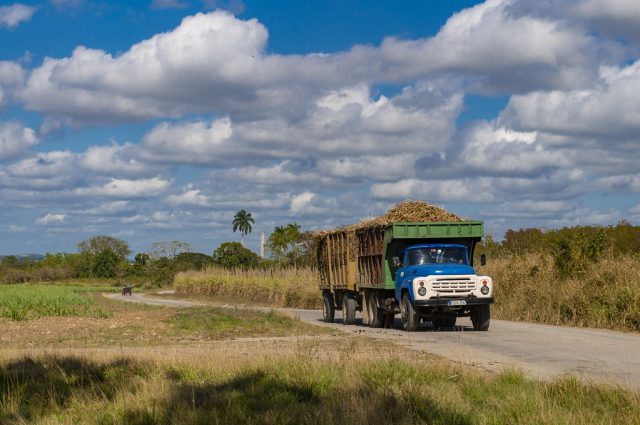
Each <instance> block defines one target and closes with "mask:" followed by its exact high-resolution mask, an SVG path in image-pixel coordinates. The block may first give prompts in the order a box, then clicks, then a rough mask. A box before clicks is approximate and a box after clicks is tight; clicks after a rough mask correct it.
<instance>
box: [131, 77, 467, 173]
mask: <svg viewBox="0 0 640 425" xmlns="http://www.w3.org/2000/svg"><path fill="white" fill-rule="evenodd" d="M461 108H462V96H461V95H460V94H459V93H457V92H453V93H451V92H449V91H448V90H445V89H442V88H440V87H438V86H437V85H435V84H433V85H418V86H416V87H413V88H405V89H404V90H403V91H402V93H401V94H399V95H398V96H396V97H393V98H390V99H388V98H386V97H384V96H380V97H379V98H378V99H377V100H375V99H372V98H371V95H370V92H369V88H368V87H366V86H357V87H352V88H346V89H340V90H335V91H330V92H328V93H327V94H326V95H325V96H323V97H320V98H318V99H317V101H316V102H315V105H314V106H312V108H311V109H310V110H308V111H307V114H306V117H305V118H304V119H299V120H293V121H290V120H286V119H278V120H256V121H251V122H240V123H234V122H232V121H231V119H230V118H219V119H217V120H213V121H210V122H207V121H192V122H177V123H169V122H165V123H161V124H159V125H158V126H156V127H155V128H153V129H152V130H151V131H150V132H149V133H148V134H146V135H145V136H144V138H143V143H142V152H141V155H142V156H143V157H144V158H146V159H149V160H152V161H158V162H163V163H172V164H179V163H212V164H217V165H227V166H228V165H229V163H230V161H235V162H240V163H243V164H246V163H247V162H251V161H261V160H262V161H264V160H269V159H298V160H301V159H304V158H308V157H309V156H310V155H314V156H319V157H324V158H327V157H340V156H352V155H362V154H367V155H390V154H397V153H399V152H411V151H415V150H420V151H421V152H422V153H423V154H427V153H430V152H434V151H438V150H441V149H444V148H446V146H447V144H448V143H449V140H450V138H451V136H452V134H453V131H454V121H455V118H456V116H457V114H458V112H459V111H460V109H461Z"/></svg>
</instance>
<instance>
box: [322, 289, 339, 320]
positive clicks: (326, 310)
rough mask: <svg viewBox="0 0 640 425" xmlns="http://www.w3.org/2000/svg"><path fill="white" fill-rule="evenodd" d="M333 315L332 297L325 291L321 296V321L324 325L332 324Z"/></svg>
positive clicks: (334, 309) (334, 312)
mask: <svg viewBox="0 0 640 425" xmlns="http://www.w3.org/2000/svg"><path fill="white" fill-rule="evenodd" d="M335 314H336V308H335V306H334V304H333V295H332V294H331V292H328V291H327V292H325V293H324V294H322V319H323V320H324V321H325V323H333V320H334V319H335Z"/></svg>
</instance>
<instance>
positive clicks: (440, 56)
mask: <svg viewBox="0 0 640 425" xmlns="http://www.w3.org/2000/svg"><path fill="white" fill-rule="evenodd" d="M514 3H517V1H511V0H488V1H486V2H484V3H481V4H479V5H476V6H474V7H471V8H469V9H465V10H463V11H461V12H458V13H456V14H454V15H453V16H452V17H451V18H449V20H448V21H447V23H446V24H445V25H444V26H443V27H442V29H441V30H440V31H439V32H438V34H436V36H435V37H433V38H429V39H423V40H398V39H396V38H388V39H386V40H385V41H384V42H383V43H382V45H381V47H380V55H381V56H382V57H383V58H384V59H383V61H384V62H388V63H390V64H392V66H393V69H394V71H396V72H397V73H398V74H399V75H405V76H407V77H409V76H417V75H425V74H428V73H433V72H454V73H462V74H467V75H472V76H473V79H476V80H477V79H480V80H481V82H482V85H481V86H479V88H480V89H481V90H487V89H491V88H492V87H493V88H495V89H500V90H504V89H507V90H513V91H522V90H525V89H531V88H532V87H547V88H549V87H571V86H574V85H576V84H580V83H585V82H588V81H589V80H590V70H589V67H587V66H585V65H586V64H587V63H589V62H592V61H593V59H591V58H592V52H591V49H592V44H593V40H592V39H591V38H590V37H588V36H586V35H585V33H584V32H581V31H579V30H578V29H574V28H571V27H569V26H566V25H563V24H562V22H561V21H554V20H551V19H545V18H544V17H539V16H535V15H514V14H511V13H509V8H510V7H511V6H512V5H513V4H514ZM482 87H484V88H482Z"/></svg>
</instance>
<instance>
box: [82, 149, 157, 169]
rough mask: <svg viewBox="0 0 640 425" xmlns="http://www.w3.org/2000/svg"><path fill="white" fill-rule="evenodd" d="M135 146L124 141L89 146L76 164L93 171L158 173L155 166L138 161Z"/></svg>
mask: <svg viewBox="0 0 640 425" xmlns="http://www.w3.org/2000/svg"><path fill="white" fill-rule="evenodd" d="M136 150H137V149H136V147H135V146H133V145H131V144H129V143H125V144H124V145H119V144H117V143H112V144H111V145H107V146H90V147H89V148H88V149H87V150H86V151H85V152H84V153H82V154H81V155H80V156H79V158H78V165H79V166H81V167H82V168H84V169H86V170H89V171H91V172H94V173H101V174H111V175H118V176H121V177H122V176H127V177H136V176H149V175H153V174H157V173H158V167H157V166H151V165H149V164H147V163H145V162H142V161H140V160H139V159H138V158H137V157H136V156H137V152H136Z"/></svg>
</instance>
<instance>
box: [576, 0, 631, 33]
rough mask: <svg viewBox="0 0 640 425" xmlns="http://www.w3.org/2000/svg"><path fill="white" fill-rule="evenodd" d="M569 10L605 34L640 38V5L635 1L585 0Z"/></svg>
mask: <svg viewBox="0 0 640 425" xmlns="http://www.w3.org/2000/svg"><path fill="white" fill-rule="evenodd" d="M569 10H571V12H573V13H574V14H575V15H576V16H578V17H581V18H584V19H586V20H587V21H588V22H590V23H591V24H593V25H594V26H595V27H596V28H598V29H599V30H601V31H603V32H604V33H605V34H610V35H613V36H618V35H621V36H626V37H629V38H631V39H634V38H637V37H640V3H639V2H637V1H635V0H583V1H580V2H575V3H574V4H572V5H571V6H570V7H569Z"/></svg>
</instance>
